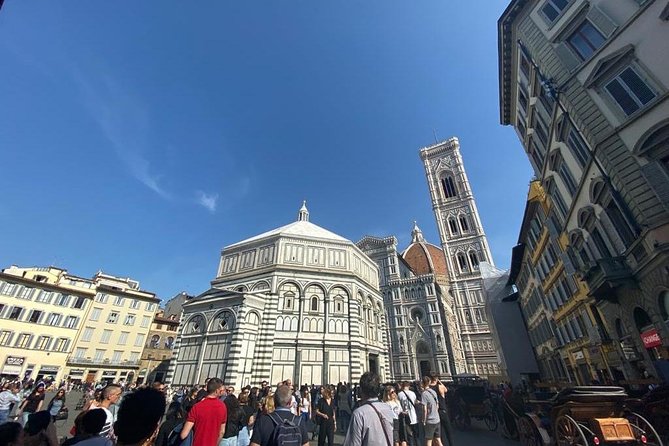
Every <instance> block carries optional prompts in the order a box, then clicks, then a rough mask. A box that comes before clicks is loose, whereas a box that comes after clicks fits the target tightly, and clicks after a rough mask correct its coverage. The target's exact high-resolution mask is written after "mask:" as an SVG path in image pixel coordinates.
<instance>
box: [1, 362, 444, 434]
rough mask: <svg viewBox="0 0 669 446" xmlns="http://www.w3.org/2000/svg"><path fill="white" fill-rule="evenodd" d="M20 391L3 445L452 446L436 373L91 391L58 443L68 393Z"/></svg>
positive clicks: (6, 394) (7, 400) (6, 395)
mask: <svg viewBox="0 0 669 446" xmlns="http://www.w3.org/2000/svg"><path fill="white" fill-rule="evenodd" d="M22 390H23V389H22V387H21V385H19V384H17V383H6V384H5V386H4V388H3V389H2V392H0V446H59V445H62V446H74V445H77V446H114V445H117V446H118V445H121V446H124V445H137V446H249V445H251V446H288V445H291V446H298V445H302V446H306V445H308V444H309V441H310V440H315V439H316V437H317V438H318V440H317V442H318V445H319V446H325V445H327V446H332V445H333V442H334V435H335V433H336V432H340V433H341V434H345V435H346V439H345V440H344V443H343V444H345V445H352V446H358V445H360V446H362V445H366V446H422V445H426V446H432V445H434V446H441V445H442V444H446V442H447V443H448V445H453V439H452V436H451V428H450V423H449V420H448V414H447V405H446V392H447V388H446V387H445V386H444V385H443V384H442V383H441V382H440V381H439V378H438V377H437V376H436V375H435V376H432V377H424V378H423V380H422V381H420V382H414V383H409V382H403V383H394V384H386V385H382V384H381V383H380V380H379V377H378V375H376V374H374V373H371V372H368V373H365V374H364V375H363V376H362V377H361V379H360V382H359V383H358V384H356V385H355V386H352V385H351V384H349V383H340V384H338V385H336V386H335V385H325V386H314V385H306V384H305V385H303V386H300V387H297V386H294V385H293V383H292V381H291V380H290V379H287V380H285V381H282V382H280V383H277V384H276V385H274V386H270V385H269V383H268V382H267V381H263V382H262V383H260V386H257V387H252V386H246V387H244V388H242V389H240V390H239V391H236V389H234V388H233V387H231V386H226V385H225V384H224V383H223V381H222V380H221V379H219V378H210V379H207V381H206V382H205V383H203V384H202V385H199V386H195V387H192V388H187V387H179V388H169V387H167V386H164V385H163V384H161V383H159V382H156V383H153V385H152V386H150V387H142V386H140V387H135V386H130V385H119V384H108V385H106V386H104V387H102V386H90V388H87V389H82V390H84V396H83V397H82V398H81V399H80V400H79V401H78V404H77V408H76V409H77V410H81V412H80V413H79V414H78V415H77V416H76V418H75V419H74V420H71V421H65V422H66V423H71V424H72V427H71V429H70V431H69V435H67V436H65V437H63V438H58V436H57V430H56V427H55V423H56V422H58V421H59V420H67V417H68V414H67V410H68V409H67V407H66V405H65V403H66V398H67V394H68V390H69V389H68V387H67V386H65V387H63V388H60V389H58V390H57V391H56V394H55V395H54V396H53V397H51V398H49V400H48V401H47V399H46V397H45V394H46V390H47V385H46V384H45V383H43V382H39V383H37V384H36V385H34V387H33V388H32V389H30V392H29V393H27V394H23V393H22ZM10 413H13V416H12V417H10ZM442 439H443V440H442Z"/></svg>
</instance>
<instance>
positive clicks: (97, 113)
mask: <svg viewBox="0 0 669 446" xmlns="http://www.w3.org/2000/svg"><path fill="white" fill-rule="evenodd" d="M74 79H75V81H76V82H77V84H78V86H79V88H80V90H81V92H82V95H83V102H84V105H85V107H86V108H87V109H88V111H89V112H90V114H91V116H92V117H93V119H94V120H95V121H96V123H97V124H98V126H99V127H100V129H101V130H102V132H103V133H104V135H105V136H106V137H107V139H108V140H109V141H110V142H111V144H112V147H113V148H114V151H115V152H116V155H117V156H118V157H119V159H120V160H121V161H122V162H123V164H125V166H126V168H127V169H128V172H129V173H130V174H131V175H132V176H133V177H134V178H135V179H137V180H138V181H139V182H141V183H142V184H144V185H145V186H146V187H148V188H149V189H151V190H152V191H154V192H155V193H156V194H158V195H159V196H161V197H162V198H164V199H167V200H171V199H172V194H170V193H169V192H168V191H167V190H165V188H164V187H163V186H162V185H161V184H160V180H161V176H160V175H158V174H156V173H154V172H153V171H152V168H151V164H150V162H149V160H148V158H147V157H146V150H147V148H148V147H149V116H148V112H147V110H146V107H145V106H144V105H143V104H142V103H141V101H140V100H139V99H138V98H136V97H135V96H133V95H132V94H131V93H130V92H128V91H127V90H126V89H124V88H122V87H121V86H120V85H119V84H118V83H117V82H115V81H114V80H113V79H112V78H111V77H109V76H102V77H99V78H96V80H97V82H93V81H92V80H91V78H89V77H86V76H85V75H84V74H83V73H82V72H81V71H78V70H77V71H75V72H74Z"/></svg>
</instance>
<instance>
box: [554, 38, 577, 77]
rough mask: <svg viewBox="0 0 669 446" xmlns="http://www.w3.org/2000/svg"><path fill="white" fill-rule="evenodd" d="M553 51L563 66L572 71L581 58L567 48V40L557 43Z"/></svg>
mask: <svg viewBox="0 0 669 446" xmlns="http://www.w3.org/2000/svg"><path fill="white" fill-rule="evenodd" d="M555 53H556V54H557V56H558V58H559V59H560V61H561V62H562V64H563V65H564V66H565V68H566V69H567V70H569V71H572V70H573V69H574V68H576V67H577V66H578V65H579V64H580V63H581V59H579V58H578V56H576V54H574V52H573V51H572V50H571V48H569V46H568V45H567V42H560V43H558V44H557V45H556V46H555Z"/></svg>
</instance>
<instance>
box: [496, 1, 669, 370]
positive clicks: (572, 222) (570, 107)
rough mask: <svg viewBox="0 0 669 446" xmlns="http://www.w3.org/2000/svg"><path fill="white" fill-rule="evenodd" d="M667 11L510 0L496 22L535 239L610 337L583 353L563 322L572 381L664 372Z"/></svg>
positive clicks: (504, 100)
mask: <svg viewBox="0 0 669 446" xmlns="http://www.w3.org/2000/svg"><path fill="white" fill-rule="evenodd" d="M668 16H669V11H668V10H667V7H666V2H660V1H652V0H648V1H629V2H606V1H595V0H593V1H585V0H580V1H577V0H573V1H569V2H554V1H548V0H543V1H528V0H524V1H523V0H515V1H513V2H511V4H510V5H509V7H508V8H507V9H506V11H505V12H504V14H503V15H502V17H501V18H500V19H499V23H498V31H499V50H500V52H499V68H500V79H499V80H500V115H501V122H502V124H504V125H512V126H513V127H514V128H515V130H516V133H517V134H518V137H519V138H520V140H521V142H522V145H523V147H524V149H525V151H526V153H527V156H528V159H529V161H530V164H531V165H532V168H533V169H534V171H535V175H536V178H537V180H538V181H540V182H541V187H542V189H543V190H544V191H545V194H546V197H547V202H548V207H547V208H546V209H545V211H544V212H545V216H544V217H543V225H546V226H547V231H548V235H544V236H543V237H548V238H550V239H551V240H552V241H553V246H554V247H555V248H556V249H557V247H558V245H559V246H561V247H563V248H564V252H565V253H566V259H567V260H568V262H569V263H571V265H573V267H574V271H575V274H576V275H577V276H578V277H579V278H580V279H581V280H582V282H583V283H584V285H585V288H587V289H584V288H579V289H578V290H576V291H575V293H579V292H580V293H586V294H587V296H589V297H590V298H592V299H593V300H594V305H593V306H589V307H588V308H589V309H590V313H591V317H592V321H593V322H596V324H597V329H598V330H597V332H596V333H595V332H593V333H592V335H593V336H595V337H596V336H599V337H600V338H601V340H602V343H603V344H604V345H605V346H606V348H605V350H604V351H602V352H600V353H597V352H595V351H594V350H592V351H589V349H588V348H581V347H579V342H580V341H573V340H571V333H570V330H571V331H575V329H576V327H571V329H570V328H568V327H565V329H566V330H567V332H566V333H567V334H568V335H570V336H569V338H568V339H569V342H568V344H570V346H569V347H570V348H571V351H570V353H571V355H570V358H569V361H568V363H567V364H566V365H568V366H572V367H573V366H574V365H576V366H577V369H578V370H579V371H578V373H576V376H573V377H571V376H570V377H569V378H570V379H575V380H578V379H579V376H578V375H581V376H580V378H581V379H582V378H584V375H587V374H588V372H589V373H590V374H592V375H593V377H598V376H599V372H598V371H597V370H593V369H599V367H603V366H606V367H604V368H603V369H601V370H605V371H607V372H608V373H609V375H611V376H612V377H613V378H614V379H615V378H618V379H620V378H625V379H626V380H634V379H638V378H640V377H643V376H647V375H649V374H650V375H655V376H657V375H658V374H664V376H665V377H666V379H669V376H668V375H669V370H667V368H668V367H667V361H666V358H667V357H668V354H669V352H668V351H667V346H668V345H669V327H668V325H667V320H669V314H668V313H669V292H668V291H669V275H668V274H667V271H669V257H668V252H669V225H668V223H669V164H668V163H667V159H669V118H667V116H669V101H667V98H668V97H669V94H668V92H669V90H668V88H669V60H667V58H666V57H665V52H666V51H665V45H664V44H663V42H665V41H667V39H668V38H669V28H668V27H667V19H668ZM536 230H537V231H539V230H544V229H543V228H541V227H540V228H536ZM563 263H565V264H566V263H567V261H566V260H565V259H563ZM550 266H553V265H550ZM540 298H541V297H540ZM583 299H584V298H583ZM571 302H572V299H568V300H567V301H566V302H564V303H561V304H560V305H559V306H558V308H557V309H556V310H555V311H556V312H557V314H563V313H564V314H565V315H566V316H567V317H570V316H569V315H570V314H571V313H572V312H573V311H574V309H573V308H571V307H570V305H574V304H572V303H571ZM599 320H601V321H602V323H601V324H599V323H598V321H599ZM586 322H587V321H586ZM570 325H571V324H570ZM581 331H582V329H581ZM556 333H561V334H560V335H561V336H562V337H563V338H564V335H565V332H564V330H561V329H560V326H559V325H558V327H557V332H556ZM575 334H578V333H575ZM558 336H559V335H558ZM563 341H564V339H563ZM554 342H561V341H560V340H559V339H558V340H557V341H554ZM571 345H573V346H574V347H571ZM588 353H593V356H594V357H595V359H596V362H597V366H594V364H593V363H594V361H593V360H592V358H590V359H588ZM598 355H600V356H603V357H602V358H601V359H600V358H598V357H597V356H598ZM563 356H564V355H563ZM574 360H576V361H577V363H576V364H574V362H573V361H574ZM579 362H580V363H579Z"/></svg>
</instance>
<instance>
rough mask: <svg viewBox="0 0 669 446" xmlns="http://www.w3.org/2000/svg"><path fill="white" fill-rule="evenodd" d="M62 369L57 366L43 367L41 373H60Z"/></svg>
mask: <svg viewBox="0 0 669 446" xmlns="http://www.w3.org/2000/svg"><path fill="white" fill-rule="evenodd" d="M59 370H60V367H58V366H57V365H43V366H42V367H40V368H39V372H40V373H58V371H59Z"/></svg>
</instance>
